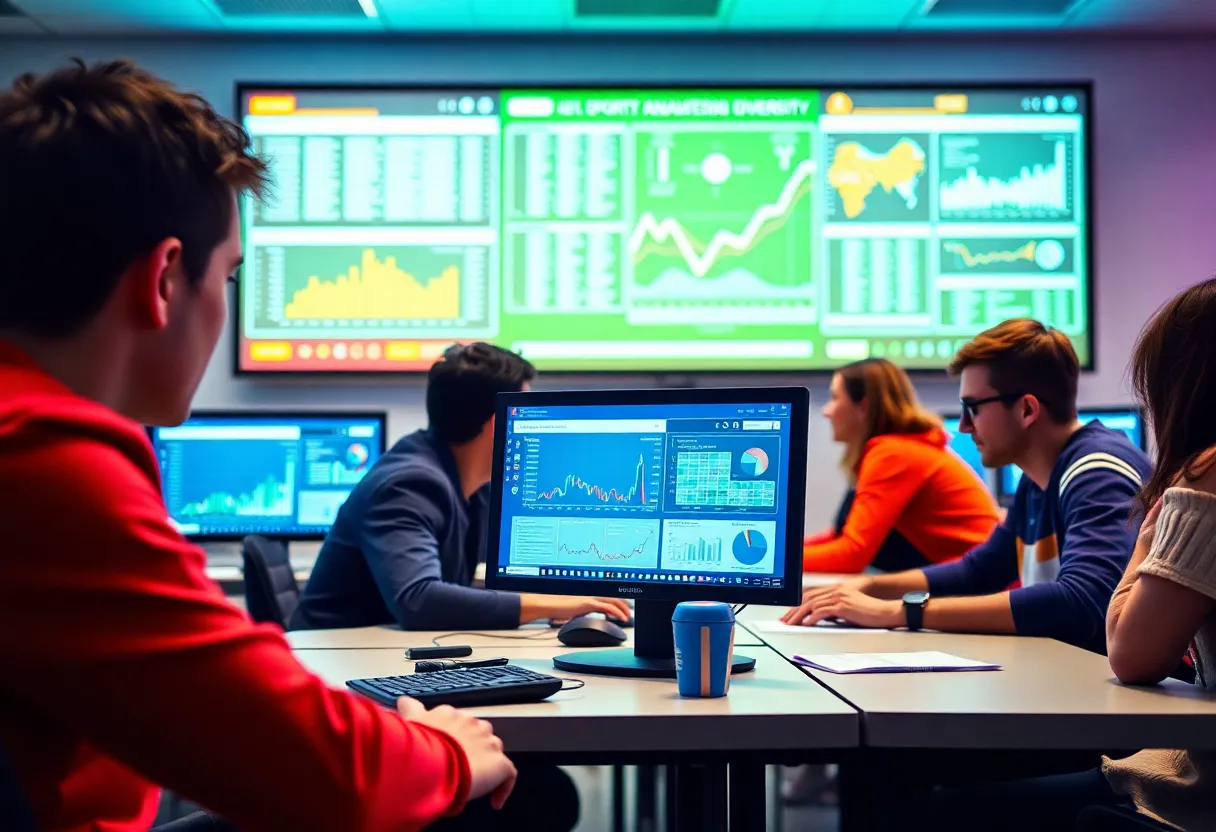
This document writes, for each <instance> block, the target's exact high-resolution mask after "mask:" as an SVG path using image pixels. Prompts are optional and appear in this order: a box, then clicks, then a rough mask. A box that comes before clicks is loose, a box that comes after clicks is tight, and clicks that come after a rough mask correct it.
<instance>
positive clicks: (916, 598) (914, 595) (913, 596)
mask: <svg viewBox="0 0 1216 832" xmlns="http://www.w3.org/2000/svg"><path fill="white" fill-rule="evenodd" d="M928 600H929V593H927V592H909V593H907V594H905V595H904V603H905V604H923V603H925V602H926V601H928Z"/></svg>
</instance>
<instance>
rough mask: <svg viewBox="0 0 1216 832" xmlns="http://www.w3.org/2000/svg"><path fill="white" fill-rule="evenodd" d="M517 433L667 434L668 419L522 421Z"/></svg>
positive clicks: (518, 422)
mask: <svg viewBox="0 0 1216 832" xmlns="http://www.w3.org/2000/svg"><path fill="white" fill-rule="evenodd" d="M511 430H512V431H514V432H515V433H666V432H667V420H666V419H520V420H518V421H516V422H513V423H512V425H511Z"/></svg>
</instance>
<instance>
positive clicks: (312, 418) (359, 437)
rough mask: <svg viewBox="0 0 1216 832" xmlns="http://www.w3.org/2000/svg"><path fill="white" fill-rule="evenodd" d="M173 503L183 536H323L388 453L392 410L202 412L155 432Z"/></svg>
mask: <svg viewBox="0 0 1216 832" xmlns="http://www.w3.org/2000/svg"><path fill="white" fill-rule="evenodd" d="M149 434H150V438H151V440H152V449H153V451H154V453H155V455H156V460H157V463H158V464H159V466H160V475H161V483H162V489H163V492H164V498H165V507H166V508H167V509H168V511H169V518H170V520H171V521H172V522H173V524H174V525H175V526H176V527H177V529H178V530H179V531H180V532H182V534H184V535H186V536H187V537H190V538H192V539H197V540H236V539H240V538H241V537H243V536H245V535H248V534H261V535H266V536H268V537H277V538H288V539H301V540H306V539H315V538H320V537H323V536H324V535H325V533H326V532H327V531H328V530H329V527H330V526H331V525H333V521H334V518H335V517H336V516H337V513H338V509H339V508H341V506H342V503H344V502H345V501H346V498H347V496H349V494H350V491H351V489H352V488H353V487H354V485H355V483H357V482H358V481H359V480H361V479H362V478H363V476H364V474H366V473H367V471H368V469H369V468H371V466H372V465H373V464H374V463H375V462H376V460H377V459H379V458H380V456H381V455H382V454H383V453H384V443H385V414H384V413H382V412H380V413H368V412H360V413H351V412H341V413H339V412H325V411H315V412H311V413H298V412H297V413H285V412H270V411H247V412H235V411H234V412H195V413H192V414H191V415H190V418H189V419H187V420H186V421H185V422H184V423H182V424H181V425H178V426H176V427H159V428H157V427H154V428H150V429H149Z"/></svg>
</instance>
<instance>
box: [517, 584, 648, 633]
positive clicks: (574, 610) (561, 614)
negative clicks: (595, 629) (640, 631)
mask: <svg viewBox="0 0 1216 832" xmlns="http://www.w3.org/2000/svg"><path fill="white" fill-rule="evenodd" d="M591 612H598V613H603V614H604V616H606V617H611V618H620V619H623V620H625V621H628V620H629V619H630V618H632V617H633V612H632V611H631V610H630V609H629V604H628V603H626V602H625V601H624V600H623V599H621V598H583V597H579V596H574V595H534V594H532V593H528V592H525V593H523V594H521V595H520V596H519V623H520V624H527V623H528V622H530V621H537V620H539V619H542V618H547V619H550V620H551V622H552V623H553V624H554V625H555V626H556V625H558V624H560V623H565V622H566V621H569V620H570V619H571V618H578V617H579V616H580V615H586V614H587V613H591Z"/></svg>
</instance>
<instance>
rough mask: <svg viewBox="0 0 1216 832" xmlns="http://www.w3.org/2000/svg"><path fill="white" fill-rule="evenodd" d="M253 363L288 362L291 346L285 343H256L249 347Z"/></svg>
mask: <svg viewBox="0 0 1216 832" xmlns="http://www.w3.org/2000/svg"><path fill="white" fill-rule="evenodd" d="M249 357H250V358H251V359H253V360H254V361H290V360H291V344H289V343H288V342H286V341H256V342H254V343H252V344H250V345H249Z"/></svg>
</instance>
